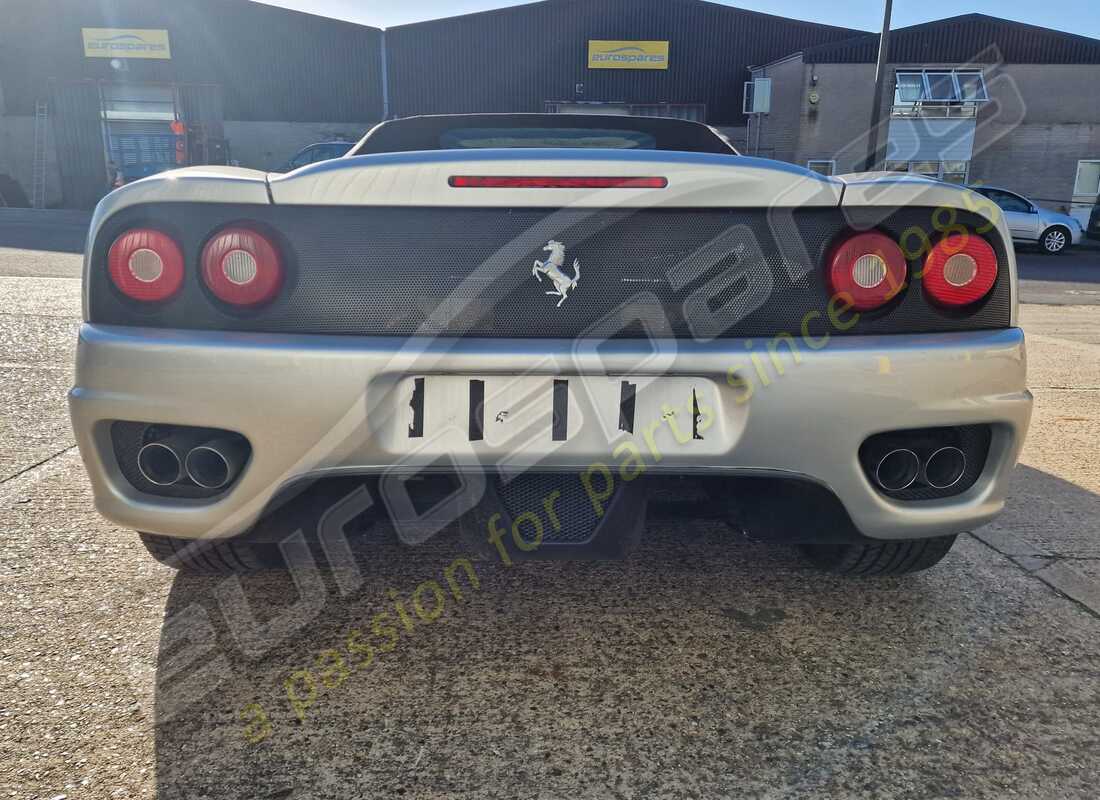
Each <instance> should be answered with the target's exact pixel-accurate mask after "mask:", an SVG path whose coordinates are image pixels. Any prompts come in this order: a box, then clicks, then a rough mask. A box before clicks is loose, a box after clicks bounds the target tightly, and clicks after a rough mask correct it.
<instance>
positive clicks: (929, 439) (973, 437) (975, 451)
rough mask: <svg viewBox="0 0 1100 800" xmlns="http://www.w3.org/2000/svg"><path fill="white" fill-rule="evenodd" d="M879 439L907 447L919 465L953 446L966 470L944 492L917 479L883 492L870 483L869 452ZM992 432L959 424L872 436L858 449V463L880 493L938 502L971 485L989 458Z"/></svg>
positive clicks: (984, 427) (974, 426) (872, 472)
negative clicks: (883, 438) (960, 455)
mask: <svg viewBox="0 0 1100 800" xmlns="http://www.w3.org/2000/svg"><path fill="white" fill-rule="evenodd" d="M880 437H889V439H890V441H891V442H897V443H898V444H900V445H901V446H905V447H909V448H911V449H912V450H913V451H914V452H915V453H916V454H917V456H918V457H919V458H920V459H921V461H922V462H923V461H924V460H925V459H926V458H927V457H928V455H929V454H931V453H932V452H933V451H934V450H937V449H939V448H940V447H947V446H951V447H957V448H959V449H960V450H962V451H963V454H964V455H965V456H966V468H965V469H964V470H963V474H962V477H961V478H960V479H959V481H958V483H956V484H955V485H954V486H949V487H947V488H946V489H934V488H932V487H931V486H928V485H926V484H922V483H921V481H920V480H919V479H918V480H917V481H916V482H915V483H914V484H913V485H912V486H910V487H909V488H908V489H902V490H900V491H896V492H891V491H888V490H886V489H883V488H882V487H881V486H879V485H877V484H876V483H875V481H874V478H873V474H874V465H873V464H872V463H871V459H870V458H869V453H870V452H871V451H872V448H873V446H874V444H875V441H876V440H877V439H879V438H880ZM992 437H993V432H992V429H991V428H990V426H989V425H960V426H958V427H953V428H921V429H918V430H909V431H896V432H892V433H886V434H879V435H877V436H872V437H871V438H870V439H868V440H867V441H866V442H865V443H864V444H863V446H862V447H861V448H860V461H861V462H862V464H863V468H864V470H866V471H867V474H868V477H869V478H870V480H871V483H872V485H873V486H874V487H875V488H876V489H877V490H878V491H879V492H881V493H882V494H884V495H886V496H887V497H891V498H893V499H895V500H939V499H940V498H943V497H954V496H955V495H959V494H962V493H963V492H965V491H966V490H967V489H969V488H970V487H971V486H973V485H974V484H975V483H976V482H977V481H978V478H979V477H980V476H981V474H982V470H984V469H985V461H986V457H987V456H988V455H989V443H990V441H991V440H992Z"/></svg>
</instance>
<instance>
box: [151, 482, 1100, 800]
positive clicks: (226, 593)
mask: <svg viewBox="0 0 1100 800" xmlns="http://www.w3.org/2000/svg"><path fill="white" fill-rule="evenodd" d="M1016 488H1017V501H1016V502H1017V504H1018V505H1019V504H1021V503H1025V504H1026V503H1032V502H1042V498H1044V497H1058V496H1060V497H1062V498H1067V497H1069V498H1070V500H1071V502H1069V504H1068V505H1069V506H1071V507H1073V508H1074V509H1076V513H1078V514H1084V513H1088V514H1089V515H1090V516H1089V517H1082V518H1081V519H1093V520H1095V519H1097V518H1100V498H1097V496H1096V495H1093V494H1091V493H1088V492H1084V491H1082V490H1080V489H1079V488H1077V487H1074V486H1072V485H1071V484H1067V483H1065V482H1063V481H1059V480H1058V479H1057V478H1055V477H1053V476H1050V475H1046V474H1043V473H1040V472H1037V471H1035V470H1031V469H1028V468H1021V469H1020V470H1019V473H1018V475H1017V481H1016ZM1012 513H1014V512H1012V511H1010V512H1009V514H1012ZM1079 522H1080V520H1079ZM316 555H317V556H318V557H319V554H316ZM990 555H991V554H990V551H989V550H988V549H987V548H986V547H985V546H984V545H982V544H980V543H978V542H976V541H975V540H973V539H971V538H969V537H964V538H963V539H961V540H960V542H959V545H957V546H956V549H955V551H953V553H952V554H951V555H950V556H949V557H948V559H947V561H945V562H944V563H943V564H941V565H940V566H939V567H938V568H936V569H933V570H930V571H927V572H925V573H921V574H918V575H913V576H909V577H906V578H895V579H869V580H862V581H857V582H853V581H852V580H848V579H841V578H834V577H831V576H826V575H820V574H817V573H815V572H813V571H811V570H810V569H808V568H807V567H805V566H804V565H803V563H802V562H801V561H800V560H799V558H798V557H797V554H796V553H795V551H794V550H793V549H791V548H786V547H780V546H765V545H757V544H751V543H748V542H746V541H745V540H743V539H742V538H740V536H739V534H737V533H736V532H735V531H734V530H733V529H732V528H729V527H727V526H725V525H724V524H721V523H716V522H694V521H682V522H680V521H671V522H668V521H665V522H655V523H651V524H650V525H649V526H648V527H647V530H646V532H645V535H644V536H643V538H642V541H641V543H640V544H639V546H638V549H637V550H636V551H635V553H634V554H633V555H632V556H631V557H630V558H628V559H626V560H625V561H620V562H532V563H525V564H515V565H513V566H506V565H504V564H502V563H501V562H500V561H494V560H484V561H478V560H473V559H471V560H470V562H469V563H470V564H471V565H472V567H473V572H472V574H471V572H470V571H468V570H466V569H465V567H464V566H460V567H457V568H456V567H455V565H456V564H460V565H461V564H463V563H464V562H463V560H464V559H466V558H467V557H468V556H469V553H468V552H467V550H466V548H465V547H464V546H463V544H462V540H461V539H460V537H458V536H457V535H454V532H453V531H448V532H445V533H443V534H440V535H439V536H436V537H435V538H434V539H432V540H431V541H429V542H428V543H426V544H424V545H422V546H419V547H417V548H416V549H410V548H407V547H403V546H401V545H399V544H397V543H396V540H395V537H394V536H393V533H392V531H391V530H389V529H388V527H387V526H384V525H377V526H375V527H374V528H372V529H371V530H370V532H369V533H366V534H364V535H363V536H362V537H360V538H359V539H357V540H356V543H355V547H354V556H355V558H354V565H355V570H346V569H345V571H343V572H342V573H330V572H328V571H325V572H324V573H323V574H322V573H318V572H311V571H310V570H304V571H303V570H301V569H299V570H296V571H294V572H293V573H292V574H286V573H266V574H260V575H256V576H250V577H247V578H244V579H240V580H238V579H233V578H230V579H225V580H221V579H215V578H203V577H198V576H192V575H186V574H180V575H179V576H178V577H177V578H176V580H175V582H174V585H173V587H172V590H171V594H170V597H169V600H168V607H167V611H166V621H165V626H164V629H163V633H162V641H161V649H160V653H159V658H158V663H157V694H156V720H157V725H156V759H157V764H156V777H157V786H158V797H161V798H174V797H199V796H202V797H234V798H237V797H246V796H247V797H256V798H264V797H278V798H282V797H301V798H305V797H329V796H331V797H343V798H347V797H361V796H363V797H365V796H378V797H395V796H400V795H405V796H409V795H415V796H425V797H448V796H455V795H463V794H464V795H470V794H475V795H477V796H490V797H496V796H500V797H511V796H526V795H533V794H537V793H540V792H541V793H543V794H548V795H549V796H567V795H568V796H572V797H579V796H593V797H602V796H648V795H653V794H660V795H662V796H675V795H680V794H687V795H693V796H695V795H699V794H700V793H701V794H702V795H710V796H715V795H716V794H719V793H731V792H732V793H736V794H743V795H751V794H753V793H754V792H759V791H763V790H765V789H767V788H768V787H772V788H774V787H775V786H776V785H782V786H788V787H794V788H797V789H798V790H799V791H805V792H807V793H814V792H818V793H821V792H825V791H837V790H840V789H842V788H844V787H848V788H853V787H855V788H856V789H859V787H864V788H865V789H867V791H871V789H870V788H867V787H873V786H875V785H877V782H878V781H880V780H886V781H889V780H893V778H891V777H890V774H891V773H890V771H889V769H888V766H889V764H890V763H891V761H892V760H894V759H897V760H898V761H899V762H900V761H901V760H902V759H904V763H905V764H906V776H907V777H906V780H907V781H909V782H910V783H911V784H912V785H913V786H917V787H920V789H921V792H920V793H923V794H926V795H935V796H978V795H980V794H982V792H979V791H970V790H968V787H967V786H966V784H965V781H964V779H963V777H962V775H964V774H965V770H966V769H967V767H966V765H965V764H964V763H962V762H966V761H968V760H969V759H976V761H977V763H985V764H986V768H985V769H982V770H980V772H981V774H982V775H983V776H984V777H983V778H982V780H984V781H992V783H991V784H990V785H989V786H987V788H991V787H992V788H995V787H996V785H997V780H998V779H997V777H996V770H993V777H992V778H991V777H989V776H990V769H991V768H990V767H989V764H988V759H989V758H991V756H990V755H989V752H988V750H987V748H986V747H985V745H981V746H977V745H974V744H973V743H974V742H975V741H978V740H981V741H987V742H995V743H996V749H997V750H998V751H1004V752H1016V749H1015V748H1017V747H1020V748H1025V749H1029V748H1031V747H1032V745H1027V744H1026V742H1027V741H1033V740H1034V737H1035V736H1036V735H1038V734H1039V733H1041V732H1042V729H1044V728H1045V727H1048V726H1053V727H1052V730H1053V729H1054V728H1057V729H1058V730H1063V728H1064V726H1067V725H1069V726H1070V728H1069V729H1070V730H1072V724H1073V722H1074V720H1073V719H1071V718H1072V717H1073V715H1074V713H1075V712H1072V711H1070V712H1067V714H1068V716H1066V715H1061V716H1059V717H1058V718H1056V719H1050V720H1044V719H1042V718H1041V715H1040V718H1035V719H1031V718H1025V719H1023V720H1021V719H1020V718H1018V717H1016V716H1014V715H1011V714H1010V715H1008V717H1009V718H1006V716H1005V712H1004V708H1005V706H1006V704H1007V705H1011V704H1012V702H1013V699H1014V698H1015V697H1016V696H1017V695H1024V696H1026V700H1027V708H1036V707H1039V708H1041V707H1042V706H1043V702H1044V693H1045V692H1048V691H1050V688H1049V674H1050V672H1051V671H1054V672H1057V671H1058V670H1059V665H1058V664H1057V663H1055V662H1056V661H1057V660H1058V658H1059V656H1057V655H1051V654H1048V653H1045V652H1043V653H1040V652H1039V651H1038V650H1035V649H1034V648H1032V646H1031V645H1030V644H1029V641H1030V637H1032V636H1033V637H1034V638H1035V640H1036V641H1040V642H1041V641H1042V640H1043V639H1045V637H1046V636H1049V635H1051V633H1052V629H1051V628H1049V627H1047V625H1048V623H1047V621H1046V620H1044V619H1042V615H1041V614H1040V615H1038V616H1037V615H1035V614H1027V613H1021V611H1020V609H1021V604H1023V603H1025V602H1062V601H1061V600H1060V599H1058V598H1056V597H1055V596H1053V594H1052V593H1050V592H1049V590H1047V589H1046V588H1045V587H1039V586H1038V585H1037V584H1038V582H1033V581H1028V580H1027V579H1026V578H1023V575H1022V573H1021V572H1020V571H1019V570H1018V569H1017V568H1016V567H1014V566H1013V565H1011V564H1010V563H1008V562H1007V561H1006V560H1004V559H1001V558H1000V557H999V556H994V557H993V558H990ZM307 563H308V561H307ZM990 575H992V576H993V577H992V578H991V577H990ZM1014 578H1018V579H1020V580H1019V581H1018V582H1013V583H1012V586H1014V587H1017V588H1016V589H1013V590H1012V591H1009V590H1008V589H1005V588H1004V586H1001V587H999V590H998V591H997V592H989V591H984V590H983V586H982V585H981V584H982V583H987V582H989V581H990V580H993V579H996V580H997V581H1001V582H1003V581H1008V580H1011V579H1014ZM357 581H358V583H357ZM1033 584H1035V586H1033ZM341 586H342V587H344V589H346V590H347V591H346V592H342V591H341V588H340V587H341ZM352 587H354V588H352ZM1020 587H1022V588H1020ZM437 590H438V591H437ZM1028 592H1034V593H1037V594H1036V595H1035V596H1036V597H1038V600H1036V599H1035V598H1034V597H1031V595H1028V598H1030V599H1028V598H1021V594H1027V593H1028ZM1001 606H1005V607H1006V608H1007V607H1011V608H1010V609H1008V610H1006V608H1002V607H1001ZM437 610H438V613H437ZM419 612H425V613H419ZM1002 617H1007V618H1008V619H1009V620H1010V624H1011V625H1014V626H1019V627H1020V628H1023V629H1027V630H1017V629H1015V628H1013V629H1012V630H1005V629H1004V627H1003V625H1004V624H1005V623H1003V622H1001V621H1000V620H1001V619H1002ZM991 620H997V623H996V624H995V625H994V626H993V627H991V626H990V624H989V623H990V621H991ZM246 621H248V622H247V623H246ZM1030 626H1035V627H1034V629H1033V630H1031V629H1030ZM1029 631H1030V632H1029ZM367 645H370V647H369V648H368V647H367ZM1033 650H1034V652H1033ZM1078 655H1079V654H1078ZM1052 659H1053V660H1052ZM1033 661H1036V662H1037V663H1036V664H1033V663H1032V662H1033ZM1006 664H1011V665H1012V668H1011V669H1007V668H1006V666H1005V665H1006ZM1033 667H1034V672H1033V671H1032V669H1033ZM1044 676H1046V677H1044ZM1052 702H1053V701H1052ZM1025 711H1026V709H1025ZM1082 713H1085V712H1084V710H1082ZM1025 716H1026V714H1025ZM1089 724H1092V723H1089ZM1059 726H1063V727H1059ZM982 736H984V737H986V738H985V739H981V737H982ZM968 742H970V744H969V745H968V744H967V743H968ZM1025 746H1026V747H1025ZM1084 749H1085V745H1082V753H1083V752H1084ZM1074 752H1076V751H1075V748H1074V746H1073V744H1072V742H1068V743H1067V742H1064V746H1062V749H1061V750H1059V751H1058V753H1054V754H1051V755H1050V759H1051V760H1052V761H1057V759H1059V758H1063V757H1066V758H1069V757H1071V756H1072V753H1074ZM1059 753H1060V755H1059ZM1067 754H1068V755H1067ZM1074 757H1075V756H1074ZM1081 757H1082V758H1084V757H1085V756H1084V755H1081ZM983 758H984V759H986V761H985V762H983ZM850 780H851V781H854V783H850V782H849V781H850ZM1013 780H1015V779H1014V778H1013V777H1012V776H1011V774H1006V777H1005V781H1007V782H1006V783H1005V788H1007V787H1008V786H1010V785H1012V783H1011V781H1013ZM911 788H912V787H911Z"/></svg>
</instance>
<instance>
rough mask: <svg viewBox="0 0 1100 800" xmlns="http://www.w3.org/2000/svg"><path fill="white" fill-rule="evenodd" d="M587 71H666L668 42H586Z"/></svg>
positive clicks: (599, 40)
mask: <svg viewBox="0 0 1100 800" xmlns="http://www.w3.org/2000/svg"><path fill="white" fill-rule="evenodd" d="M588 68H589V69H668V42H612V41H608V40H606V39H589V40H588Z"/></svg>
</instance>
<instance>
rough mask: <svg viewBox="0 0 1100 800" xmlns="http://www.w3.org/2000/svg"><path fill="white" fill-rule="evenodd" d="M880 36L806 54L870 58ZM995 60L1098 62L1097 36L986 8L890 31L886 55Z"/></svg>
mask: <svg viewBox="0 0 1100 800" xmlns="http://www.w3.org/2000/svg"><path fill="white" fill-rule="evenodd" d="M1064 23H1065V24H1067V25H1068V24H1071V21H1070V20H1064ZM878 39H879V37H878V35H877V34H867V35H865V36H860V37H857V38H855V39H851V40H849V41H846V42H839V43H835V44H825V45H820V46H817V47H813V48H809V49H807V50H806V51H805V54H804V56H805V60H806V62H807V63H817V64H828V63H832V64H869V63H873V62H874V61H875V60H876V58H877V55H878ZM991 48H993V49H991ZM998 53H999V55H998ZM998 60H999V61H1003V62H1004V63H1006V64H1100V41H1097V40H1096V39H1089V38H1087V37H1085V36H1075V35H1073V34H1071V33H1062V32H1061V31H1053V30H1050V29H1048V28H1039V27H1036V26H1034V25H1024V24H1022V23H1019V22H1011V21H1009V20H1005V19H998V18H996V17H987V16H985V15H984V14H966V15H964V16H960V17H952V18H950V19H945V20H938V21H936V22H926V23H924V24H921V25H912V26H910V27H908V28H899V29H897V30H894V31H891V33H890V61H891V63H894V64H936V63H947V64H965V63H974V62H982V63H989V62H993V61H998Z"/></svg>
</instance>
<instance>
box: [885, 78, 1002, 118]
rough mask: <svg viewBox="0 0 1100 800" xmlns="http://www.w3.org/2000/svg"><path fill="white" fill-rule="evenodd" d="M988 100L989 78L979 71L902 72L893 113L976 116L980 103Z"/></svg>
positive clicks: (900, 114)
mask: <svg viewBox="0 0 1100 800" xmlns="http://www.w3.org/2000/svg"><path fill="white" fill-rule="evenodd" d="M988 99H989V94H988V92H987V91H986V88H985V78H984V77H983V76H982V73H981V72H978V71H976V70H924V71H921V72H898V73H897V74H896V75H895V83H894V107H893V115H894V116H895V117H910V116H937V117H942V116H973V114H974V112H975V110H976V108H977V104H979V103H983V102H985V101H986V100H988Z"/></svg>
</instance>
